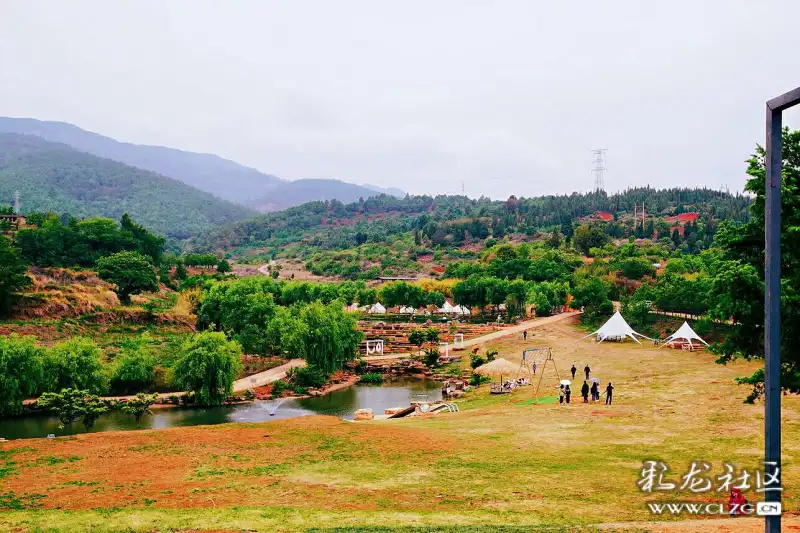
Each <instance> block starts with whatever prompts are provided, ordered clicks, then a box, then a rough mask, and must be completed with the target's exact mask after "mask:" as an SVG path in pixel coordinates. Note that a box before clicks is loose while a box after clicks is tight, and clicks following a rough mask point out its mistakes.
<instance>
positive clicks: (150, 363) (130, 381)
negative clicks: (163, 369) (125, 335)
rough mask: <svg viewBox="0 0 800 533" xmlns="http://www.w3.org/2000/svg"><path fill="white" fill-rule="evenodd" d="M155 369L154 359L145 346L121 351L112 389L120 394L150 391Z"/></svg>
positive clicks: (153, 381)
mask: <svg viewBox="0 0 800 533" xmlns="http://www.w3.org/2000/svg"><path fill="white" fill-rule="evenodd" d="M155 367H156V359H155V357H153V356H152V354H151V353H150V351H149V350H148V349H147V348H146V347H145V346H137V347H134V348H131V349H126V350H123V351H122V353H121V354H120V357H119V358H118V359H117V364H116V366H115V368H114V377H113V378H112V380H111V382H112V386H113V389H114V390H115V391H118V392H122V393H135V392H141V391H147V390H150V389H151V388H152V387H153V384H154V383H155V379H154V372H155Z"/></svg>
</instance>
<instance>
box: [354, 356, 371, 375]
mask: <svg viewBox="0 0 800 533" xmlns="http://www.w3.org/2000/svg"><path fill="white" fill-rule="evenodd" d="M368 366H369V363H367V362H366V361H365V360H364V359H359V360H358V362H357V363H356V366H355V372H356V374H363V373H365V372H366V371H367V367H368Z"/></svg>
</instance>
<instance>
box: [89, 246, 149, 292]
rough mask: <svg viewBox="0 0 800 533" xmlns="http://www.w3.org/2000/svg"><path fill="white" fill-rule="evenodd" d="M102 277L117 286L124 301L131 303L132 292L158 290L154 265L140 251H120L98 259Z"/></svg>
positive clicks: (99, 271)
mask: <svg viewBox="0 0 800 533" xmlns="http://www.w3.org/2000/svg"><path fill="white" fill-rule="evenodd" d="M97 274H98V275H99V276H100V278H102V279H104V280H106V281H108V282H109V283H113V284H114V285H116V286H117V295H118V296H119V299H120V301H121V302H122V303H129V302H130V299H131V295H132V294H138V293H140V292H144V291H152V292H155V291H157V290H158V280H157V279H156V272H155V269H154V268H153V265H152V264H150V262H149V261H148V260H147V258H146V257H145V256H143V255H142V254H140V253H139V252H131V251H127V252H119V253H116V254H113V255H110V256H108V257H101V258H100V259H99V260H98V261H97Z"/></svg>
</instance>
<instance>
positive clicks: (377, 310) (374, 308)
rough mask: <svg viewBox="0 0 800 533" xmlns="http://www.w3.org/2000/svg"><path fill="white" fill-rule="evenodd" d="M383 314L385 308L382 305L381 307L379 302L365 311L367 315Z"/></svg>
mask: <svg viewBox="0 0 800 533" xmlns="http://www.w3.org/2000/svg"><path fill="white" fill-rule="evenodd" d="M385 312H386V308H385V307H384V306H383V305H381V303H380V302H377V303H374V304H373V305H372V307H370V308H369V311H367V313H376V314H383V313H385Z"/></svg>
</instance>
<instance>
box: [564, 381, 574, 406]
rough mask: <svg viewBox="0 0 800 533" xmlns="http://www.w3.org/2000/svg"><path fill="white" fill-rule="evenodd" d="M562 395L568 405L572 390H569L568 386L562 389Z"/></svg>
mask: <svg viewBox="0 0 800 533" xmlns="http://www.w3.org/2000/svg"><path fill="white" fill-rule="evenodd" d="M564 395H565V396H566V397H567V403H569V398H570V396H572V390H570V388H569V385H567V386H566V387H565V388H564Z"/></svg>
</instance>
